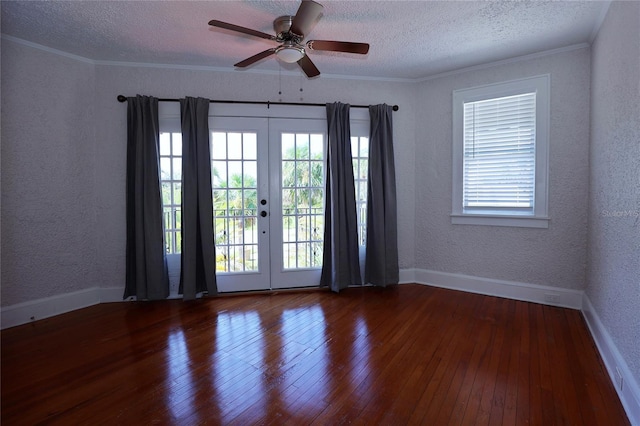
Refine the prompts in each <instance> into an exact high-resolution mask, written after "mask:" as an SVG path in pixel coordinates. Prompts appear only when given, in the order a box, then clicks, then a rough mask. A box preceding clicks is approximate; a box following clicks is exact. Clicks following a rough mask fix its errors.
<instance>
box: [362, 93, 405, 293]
mask: <svg viewBox="0 0 640 426" xmlns="http://www.w3.org/2000/svg"><path fill="white" fill-rule="evenodd" d="M392 113H393V108H392V107H391V106H389V105H372V106H370V107H369V116H370V118H371V128H370V132H369V188H368V200H367V242H366V255H365V267H364V270H365V272H364V280H365V283H370V284H374V285H377V286H386V285H389V284H398V281H399V271H398V223H397V222H398V219H397V206H396V170H395V163H394V159H393V122H392Z"/></svg>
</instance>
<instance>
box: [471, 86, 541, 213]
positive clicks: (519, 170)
mask: <svg viewBox="0 0 640 426" xmlns="http://www.w3.org/2000/svg"><path fill="white" fill-rule="evenodd" d="M463 138H464V147H463V150H464V164H463V199H462V204H463V205H462V207H463V210H464V211H469V210H475V211H482V210H485V209H486V210H491V211H495V210H509V211H512V212H515V211H520V212H522V213H525V214H526V213H533V211H534V199H535V180H536V164H535V162H536V152H535V151H536V93H535V92H534V93H524V94H519V95H515V96H506V97H501V98H494V99H486V100H481V101H475V102H465V103H464V130H463Z"/></svg>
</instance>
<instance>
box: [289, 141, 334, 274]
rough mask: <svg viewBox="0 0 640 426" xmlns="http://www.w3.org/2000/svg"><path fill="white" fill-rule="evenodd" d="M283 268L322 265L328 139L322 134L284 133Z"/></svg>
mask: <svg viewBox="0 0 640 426" xmlns="http://www.w3.org/2000/svg"><path fill="white" fill-rule="evenodd" d="M281 144H282V161H281V173H282V179H281V185H282V186H281V188H280V191H281V192H280V193H281V194H282V234H283V235H282V237H283V238H282V241H283V243H282V267H283V268H284V269H285V270H291V269H309V268H319V267H321V266H322V237H323V235H324V192H325V189H324V164H323V159H324V141H323V135H322V134H312V133H295V134H292V133H283V134H282V135H281Z"/></svg>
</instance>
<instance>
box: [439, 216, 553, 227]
mask: <svg viewBox="0 0 640 426" xmlns="http://www.w3.org/2000/svg"><path fill="white" fill-rule="evenodd" d="M451 224H452V225H486V226H512V227H518V228H543V229H546V228H549V218H548V217H540V216H538V217H534V216H495V215H480V214H473V215H472V214H452V215H451Z"/></svg>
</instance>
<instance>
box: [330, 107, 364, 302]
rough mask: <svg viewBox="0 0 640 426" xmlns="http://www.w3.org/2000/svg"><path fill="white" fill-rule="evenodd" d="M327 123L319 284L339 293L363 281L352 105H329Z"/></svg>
mask: <svg viewBox="0 0 640 426" xmlns="http://www.w3.org/2000/svg"><path fill="white" fill-rule="evenodd" d="M327 125H328V138H327V173H326V180H327V182H326V194H325V203H326V204H325V215H324V217H325V219H324V244H323V247H324V248H323V250H324V253H323V255H324V258H323V263H322V275H321V277H320V285H321V286H323V287H324V286H328V287H329V288H331V290H332V291H334V292H339V291H340V290H341V289H343V288H346V287H348V286H349V285H352V284H362V278H361V275H360V264H359V256H358V219H357V216H356V196H355V189H354V183H353V163H352V159H351V129H350V123H349V105H348V104H342V103H339V102H337V103H333V104H327Z"/></svg>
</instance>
